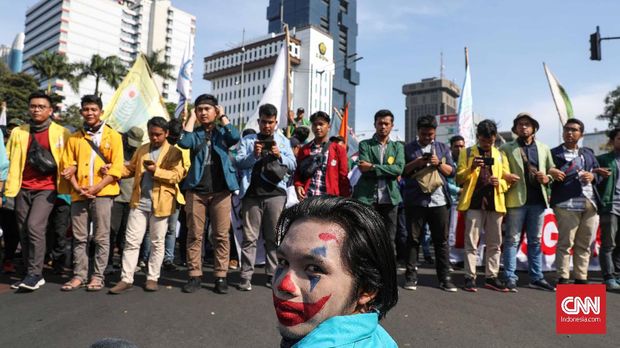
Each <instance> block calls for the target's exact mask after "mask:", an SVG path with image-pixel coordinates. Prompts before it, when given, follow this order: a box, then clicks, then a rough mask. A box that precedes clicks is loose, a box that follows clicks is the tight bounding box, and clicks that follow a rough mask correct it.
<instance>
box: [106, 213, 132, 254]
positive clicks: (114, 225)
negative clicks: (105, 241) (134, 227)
mask: <svg viewBox="0 0 620 348" xmlns="http://www.w3.org/2000/svg"><path fill="white" fill-rule="evenodd" d="M127 219H129V203H123V202H114V204H112V216H111V219H110V256H109V257H108V265H111V264H112V259H113V258H114V247H115V246H116V247H117V248H118V253H119V254H120V255H121V259H122V256H123V246H124V245H125V231H126V230H127Z"/></svg>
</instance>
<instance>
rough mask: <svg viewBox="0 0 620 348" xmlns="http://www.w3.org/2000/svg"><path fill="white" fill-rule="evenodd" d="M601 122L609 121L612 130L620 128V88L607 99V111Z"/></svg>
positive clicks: (600, 117)
mask: <svg viewBox="0 0 620 348" xmlns="http://www.w3.org/2000/svg"><path fill="white" fill-rule="evenodd" d="M597 118H598V119H599V120H607V124H608V125H609V128H610V129H613V128H615V127H618V126H620V86H618V87H617V88H616V89H614V90H613V91H611V92H609V94H607V96H606V97H605V109H604V111H603V113H602V114H601V115H598V116H597Z"/></svg>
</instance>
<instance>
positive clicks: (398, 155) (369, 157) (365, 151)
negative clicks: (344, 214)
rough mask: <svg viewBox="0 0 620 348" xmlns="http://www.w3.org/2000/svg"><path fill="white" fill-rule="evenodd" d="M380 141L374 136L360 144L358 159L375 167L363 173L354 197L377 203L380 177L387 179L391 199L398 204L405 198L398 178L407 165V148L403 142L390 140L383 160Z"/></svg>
mask: <svg viewBox="0 0 620 348" xmlns="http://www.w3.org/2000/svg"><path fill="white" fill-rule="evenodd" d="M379 148H380V143H379V142H378V141H377V140H376V139H375V137H374V136H373V137H372V138H371V139H366V140H363V141H362V142H360V144H359V159H358V161H366V162H370V163H372V164H374V165H375V167H374V169H372V170H369V171H368V172H366V173H362V176H361V177H360V179H359V181H358V182H357V185H355V188H354V189H353V198H356V199H358V200H359V201H360V202H363V203H366V204H373V203H376V194H377V183H378V179H385V184H386V186H387V190H388V193H389V195H390V200H391V201H392V204H393V205H398V204H399V203H400V202H401V201H402V200H403V199H402V197H401V196H400V190H399V187H398V182H397V180H396V178H397V177H398V176H400V175H401V173H402V172H403V168H404V167H405V148H404V146H403V144H402V143H400V142H397V141H391V140H389V141H388V143H387V148H386V149H385V154H384V156H383V162H381V161H380V160H379V159H380V158H381V156H380V155H381V154H380V150H379Z"/></svg>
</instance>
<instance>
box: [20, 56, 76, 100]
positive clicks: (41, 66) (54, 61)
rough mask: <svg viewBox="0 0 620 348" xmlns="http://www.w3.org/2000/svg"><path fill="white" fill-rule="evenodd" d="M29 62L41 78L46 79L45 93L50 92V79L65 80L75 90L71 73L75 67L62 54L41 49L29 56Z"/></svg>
mask: <svg viewBox="0 0 620 348" xmlns="http://www.w3.org/2000/svg"><path fill="white" fill-rule="evenodd" d="M30 64H31V65H32V68H33V69H34V70H35V71H36V73H37V74H38V75H39V77H40V78H41V80H43V81H47V94H51V92H52V79H61V80H67V81H68V82H69V85H70V86H71V88H72V89H73V90H75V91H77V85H76V84H75V81H74V79H73V75H72V73H73V71H74V69H75V67H74V65H73V64H70V63H69V62H68V61H67V56H65V55H64V54H60V53H58V52H51V51H43V52H41V53H39V54H38V55H36V56H34V57H32V58H30Z"/></svg>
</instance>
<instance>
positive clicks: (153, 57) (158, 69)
mask: <svg viewBox="0 0 620 348" xmlns="http://www.w3.org/2000/svg"><path fill="white" fill-rule="evenodd" d="M162 51H163V50H159V51H155V52H151V53H149V54H147V55H145V56H144V58H145V59H146V63H147V64H148V66H149V69H151V73H152V74H153V75H157V76H160V77H161V78H163V79H164V80H173V79H174V76H173V75H172V73H173V71H172V69H174V65H172V64H170V63H168V62H166V61H165V60H161V59H160V57H161V52H162Z"/></svg>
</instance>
